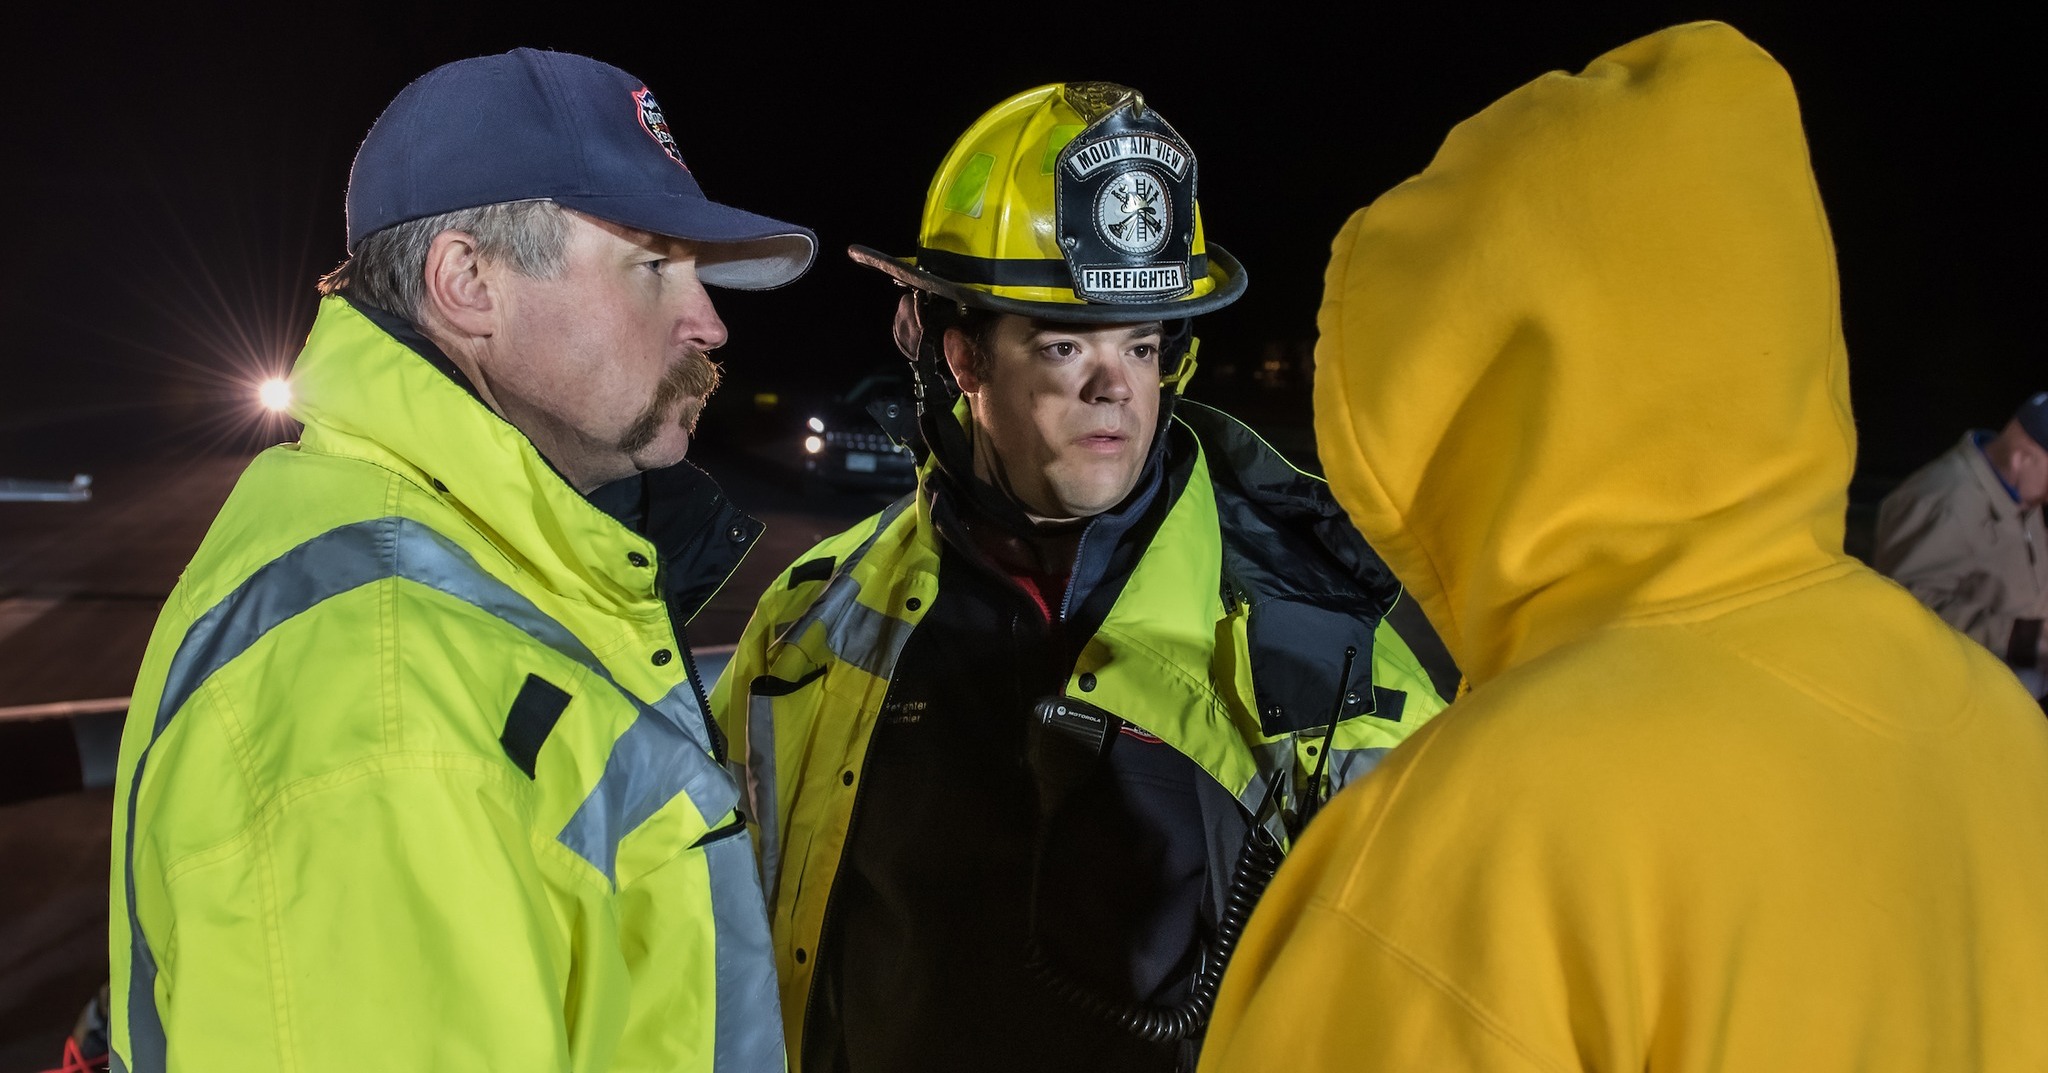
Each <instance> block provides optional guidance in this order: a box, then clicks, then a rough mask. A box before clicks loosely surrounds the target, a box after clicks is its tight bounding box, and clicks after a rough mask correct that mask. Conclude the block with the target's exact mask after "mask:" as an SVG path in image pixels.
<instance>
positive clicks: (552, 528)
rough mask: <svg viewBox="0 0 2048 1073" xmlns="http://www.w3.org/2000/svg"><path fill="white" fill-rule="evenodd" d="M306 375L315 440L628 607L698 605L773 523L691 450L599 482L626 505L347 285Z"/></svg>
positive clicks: (298, 391) (328, 308)
mask: <svg viewBox="0 0 2048 1073" xmlns="http://www.w3.org/2000/svg"><path fill="white" fill-rule="evenodd" d="M292 387H293V403H292V416H293V417H294V418H296V419H298V420H299V421H300V422H302V423H303V424H304V425H305V433H304V434H303V436H302V438H301V442H303V443H304V444H305V445H306V446H307V447H308V448H309V449H313V450H320V451H326V452H330V453H334V454H342V455H353V456H357V457H362V458H365V459H367V460H369V461H372V462H375V463H376V464H379V465H383V466H386V467H387V468H391V469H393V470H395V471H397V472H398V473H400V474H402V475H403V476H405V477H407V478H409V479H411V480H412V481H413V482H414V483H416V484H418V485H420V486H421V487H423V488H424V489H426V490H428V491H429V493H430V494H433V495H435V496H437V497H438V498H440V499H441V500H443V501H444V502H446V503H448V504H449V505H450V506H451V507H452V508H454V509H455V510H456V511H458V512H459V513H461V514H462V515H463V516H464V517H465V518H466V519H467V520H468V521H469V522H470V524H471V525H472V526H473V527H475V529H476V530H477V531H478V532H479V533H480V534H481V535H482V536H483V537H484V538H485V539H487V540H489V541H490V543H491V544H492V545H493V546H494V547H496V548H497V549H498V550H499V551H500V552H501V553H503V554H504V555H505V557H506V559H507V560H509V561H510V563H511V564H512V565H513V566H514V567H515V568H517V569H520V570H523V571H526V572H529V573H532V574H534V575H536V576H538V577H539V578H540V580H541V582H542V584H543V585H545V586H546V587H547V588H549V589H551V590H553V591H555V592H558V593H561V594H562V595H565V596H571V597H574V598H577V599H581V600H583V601H585V602H588V603H592V604H595V605H598V606H601V607H615V608H624V607H626V606H629V605H632V604H637V603H642V602H644V601H646V600H648V599H649V598H651V597H654V596H656V595H657V594H659V595H662V596H666V597H669V598H670V599H671V600H672V601H673V602H674V610H675V612H676V614H677V615H678V617H679V618H687V617H688V616H689V615H691V614H694V613H695V612H696V611H697V610H698V609H699V608H700V607H702V606H703V603H704V602H705V601H706V600H708V599H709V598H710V596H711V594H712V593H713V592H715V591H716V590H717V588H718V586H719V585H720V584H722V583H723V582H724V580H725V578H726V577H727V576H729V575H730V574H731V573H732V570H733V569H734V568H735V567H736V566H737V565H738V563H739V561H740V558H741V557H742V556H743V555H744V554H745V553H746V549H747V548H748V547H750V546H751V545H752V543H753V541H754V539H755V538H756V537H758V536H759V535H760V531H761V526H760V523H759V522H756V521H754V520H753V519H752V518H748V517H747V516H746V515H745V514H743V513H741V512H740V511H739V510H738V509H737V508H736V507H734V506H732V504H731V503H730V502H729V501H727V500H726V499H725V496H724V494H723V492H721V491H720V490H719V488H718V486H717V484H716V483H715V482H714V481H712V480H711V478H710V477H709V476H707V475H706V474H704V473H703V471H701V470H699V469H697V468H696V467H695V466H694V465H692V464H690V463H689V462H682V463H678V464H677V465H675V466H671V467H668V468H667V469H663V470H657V471H652V472H650V473H644V474H639V475H636V476H634V477H629V478H626V480H625V481H622V482H618V484H617V485H615V486H606V488H603V489H599V490H597V491H596V492H593V493H592V496H593V497H595V498H596V499H598V500H601V501H603V502H605V503H606V504H607V505H608V506H611V507H613V508H614V511H615V513H612V512H607V511H606V510H604V509H600V508H599V506H597V505H596V504H595V503H593V501H592V499H591V498H586V497H585V496H583V495H582V494H580V493H578V492H577V491H576V490H575V489H574V488H572V487H570V486H569V484H568V482H567V481H564V480H563V479H562V477H561V475H560V474H559V473H557V472H556V471H555V469H554V467H553V466H551V465H549V464H548V462H547V460H546V459H544V458H542V457H541V454H540V452H539V451H537V450H536V449H535V448H534V446H533V444H532V442H531V441H529V440H528V439H527V438H526V436H525V435H524V434H523V433H521V432H520V431H519V430H518V429H516V428H514V427H513V426H512V425H510V424H508V423H507V422H506V421H505V420H504V419H503V418H501V417H499V416H498V415H497V414H496V413H494V412H493V411H492V410H491V409H490V408H489V407H487V406H485V405H484V404H483V402H482V400H481V399H480V398H479V397H478V396H477V394H476V392H475V389H474V387H473V386H471V385H470V384H469V382H468V381H467V379H466V378H464V377H463V376H462V374H461V373H460V371H459V370H457V369H456V368H455V366H454V364H453V363H452V362H450V361H449V360H448V358H447V356H446V355H444V354H442V353H441V352H440V350H439V349H438V348H436V347H435V346H434V345H433V344H432V342H430V341H428V340H427V339H426V338H425V337H424V336H422V335H420V334H419V333H418V332H417V331H415V330H413V329H412V328H411V326H410V325H409V324H406V322H404V321H403V320H401V319H398V318H395V317H392V316H390V315H389V314H386V313H383V312H382V311H371V310H367V309H366V308H362V307H357V306H355V305H352V304H351V303H349V302H348V301H347V300H346V299H343V298H340V297H329V298H326V299H323V300H322V301H321V303H320V311H319V315H318V317H317V318H316V319H315V321H314V323H313V331H312V333H311V335H310V336H309V337H308V338H307V341H306V346H305V349H304V350H303V351H302V352H301V353H300V354H299V357H298V360H297V362H296V364H295V365H294V366H293V370H292Z"/></svg>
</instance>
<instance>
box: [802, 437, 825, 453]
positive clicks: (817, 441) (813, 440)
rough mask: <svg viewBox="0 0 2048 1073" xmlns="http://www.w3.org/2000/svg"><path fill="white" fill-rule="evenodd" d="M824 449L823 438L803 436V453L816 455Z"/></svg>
mask: <svg viewBox="0 0 2048 1073" xmlns="http://www.w3.org/2000/svg"><path fill="white" fill-rule="evenodd" d="M824 449H825V437H823V436H805V437H804V450H805V451H808V452H809V453H811V454H817V453H818V452H819V451H822V450H824Z"/></svg>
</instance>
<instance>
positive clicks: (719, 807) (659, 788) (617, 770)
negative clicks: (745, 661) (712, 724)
mask: <svg viewBox="0 0 2048 1073" xmlns="http://www.w3.org/2000/svg"><path fill="white" fill-rule="evenodd" d="M621 692H623V691H621ZM628 699H630V697H629V698H628ZM636 703H637V702H636ZM669 713H673V714H669ZM702 713H703V709H702V708H699V707H698V706H697V689H696V687H695V686H694V685H692V684H690V682H689V680H688V679H684V680H683V681H682V682H681V683H680V684H678V685H677V686H676V687H675V688H674V689H672V690H670V691H669V694H668V696H666V697H663V698H662V699H661V700H660V701H659V702H658V703H657V704H655V705H654V706H653V707H649V706H647V705H644V704H642V705H640V715H639V717H638V718H636V719H634V720H633V725H632V726H630V727H627V728H626V732H625V733H624V734H621V735H619V740H618V741H617V742H615V743H613V745H612V754H611V756H609V757H607V758H606V759H605V762H604V775H603V776H602V777H600V778H599V779H598V780H597V785H596V786H593V787H591V790H590V796H589V797H586V798H584V799H583V803H582V804H581V805H578V806H577V807H576V814H575V815H573V816H570V817H569V824H568V826H566V827H564V828H562V833H561V835H560V836H559V841H560V842H561V843H562V844H563V845H565V846H567V847H569V848H570V849H572V850H574V851H576V855H577V856H579V857H581V858H583V859H584V860H586V861H589V862H590V863H591V864H592V865H593V866H594V867H596V868H597V870H598V871H600V872H603V873H604V876H605V878H606V879H609V880H611V881H612V882H613V883H614V884H616V883H617V882H618V872H617V856H618V850H619V842H620V840H621V839H623V838H625V837H626V834H627V832H629V831H631V830H633V829H634V828H636V827H638V826H640V825H641V824H642V823H645V822H647V818H648V817H650V816H652V815H654V814H655V813H656V812H658V811H660V810H661V808H662V806H664V805H666V804H668V803H669V802H670V801H672V800H674V799H675V796H676V795H677V794H679V793H687V794H688V795H689V798H690V802H691V804H693V805H695V806H696V807H697V811H698V812H699V813H700V814H702V815H703V817H704V821H705V822H706V823H710V824H716V823H717V822H718V821H719V820H720V819H722V818H723V817H724V816H725V815H726V813H729V812H731V811H732V810H733V806H735V805H738V804H739V801H740V790H739V786H738V785H737V784H736V783H734V782H733V780H732V776H731V775H729V774H727V773H726V770H725V769H724V768H723V767H721V766H719V764H718V762H717V761H715V760H713V759H711V756H710V754H709V753H708V751H707V747H706V746H705V745H704V743H703V742H702V741H701V740H699V738H698V735H695V734H690V733H688V732H687V730H686V729H685V725H686V724H687V723H688V722H689V721H690V718H691V716H692V715H694V716H695V718H696V721H697V725H698V729H699V731H700V733H701V731H702V727H703V714H702Z"/></svg>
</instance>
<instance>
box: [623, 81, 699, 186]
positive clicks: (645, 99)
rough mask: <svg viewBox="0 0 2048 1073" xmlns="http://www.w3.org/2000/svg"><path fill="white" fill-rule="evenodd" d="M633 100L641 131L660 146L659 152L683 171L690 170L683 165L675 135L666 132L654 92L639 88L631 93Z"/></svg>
mask: <svg viewBox="0 0 2048 1073" xmlns="http://www.w3.org/2000/svg"><path fill="white" fill-rule="evenodd" d="M633 100H634V102H635V103H637V104H638V105H640V127H641V129H643V130H645V131H646V132H647V134H648V136H649V137H652V138H653V139H654V140H655V142H656V144H658V145H660V146H661V151H662V152H664V153H667V154H668V158H669V159H670V160H673V161H675V162H676V163H677V164H678V165H680V166H681V167H682V169H683V170H684V171H688V170H690V166H689V165H688V164H684V163H683V151H682V149H681V148H680V147H678V146H677V145H676V138H675V135H673V134H670V133H669V132H668V120H666V119H663V118H662V117H661V105H658V104H656V103H654V91H652V90H650V89H648V88H647V87H646V86H641V87H640V88H639V89H636V90H634V91H633Z"/></svg>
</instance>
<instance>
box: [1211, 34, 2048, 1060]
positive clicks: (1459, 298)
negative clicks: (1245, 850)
mask: <svg viewBox="0 0 2048 1073" xmlns="http://www.w3.org/2000/svg"><path fill="white" fill-rule="evenodd" d="M1319 323H1320V328H1321V333H1322V335H1321V340H1320V343H1319V348H1320V349H1319V352H1318V355H1317V357H1318V360H1317V363H1316V368H1317V382H1316V389H1315V390H1316V423H1317V435H1318V440H1319V445H1320V447H1321V457H1322V458H1323V460H1324V462H1325V465H1326V466H1327V469H1328V473H1329V477H1330V481H1331V484H1332V487H1333V489H1334V490H1335V492H1336V494H1337V497H1338V499H1339V501H1340V502H1342V503H1343V504H1344V506H1345V508H1346V509H1347V510H1348V511H1349V512H1350V515H1351V517H1352V519H1353V520H1354V521H1355V522H1356V523H1357V525H1358V528H1359V529H1360V531H1362V532H1363V533H1364V534H1365V535H1366V537H1367V539H1369V540H1370V541H1371V542H1372V544H1373V546H1374V547H1376V548H1378V549H1380V551H1381V553H1382V554H1383V555H1384V556H1385V557H1386V560H1387V562H1388V563H1389V565H1391V566H1392V567H1393V569H1394V571H1395V573H1396V575H1397V576H1399V577H1400V578H1401V580H1402V581H1403V582H1404V583H1405V584H1406V585H1407V586H1408V590H1409V591H1410V592H1412V593H1414V594H1415V596H1416V597H1417V599H1418V600H1419V601H1420V602H1421V605H1422V607H1423V609H1424V610H1425V611H1426V613H1427V614H1428V616H1429V618H1430V620H1431V622H1432V623H1433V624H1434V625H1435V626H1436V628H1437V630H1438V631H1439V632H1440V633H1441V635H1442V636H1443V639H1444V641H1445V643H1446V644H1447V646H1448V647H1449V648H1450V651H1451V654H1452V655H1453V656H1454V657H1455V658H1456V660H1457V663H1458V665H1459V667H1460V668H1462V669H1463V671H1464V672H1465V675H1466V677H1467V681H1468V686H1469V688H1468V690H1467V691H1466V692H1465V694H1464V695H1463V696H1462V697H1460V698H1459V699H1457V700H1456V701H1454V702H1453V704H1452V705H1451V707H1450V708H1448V709H1447V710H1446V711H1445V712H1444V713H1443V715H1442V716H1440V717H1439V718H1437V719H1436V720H1433V721H1432V722H1431V723H1430V724H1429V725H1428V726H1425V727H1424V728H1423V729H1422V730H1421V731H1420V732H1418V733H1417V734H1416V735H1415V736H1413V737H1412V738H1410V739H1409V740H1408V741H1407V742H1406V743H1404V744H1403V745H1402V746H1401V747H1399V748H1397V749H1395V750H1394V751H1393V752H1392V753H1391V754H1390V755H1389V756H1388V758H1387V760H1386V761H1385V763H1383V764H1382V765H1381V767H1380V768H1379V769H1378V770H1376V771H1375V772H1374V773H1373V774H1372V775H1371V776H1370V777H1368V778H1367V779H1365V780H1362V781H1361V782H1360V783H1357V784H1355V785H1354V786H1352V787H1351V788H1349V789H1347V790H1346V791H1345V792H1343V793H1341V794H1339V795H1337V796H1336V797H1335V798H1334V799H1333V800H1332V801H1331V803H1330V806H1329V807H1328V809H1326V810H1325V812H1324V813H1323V815H1322V817H1321V818H1319V819H1318V820H1317V821H1316V823H1315V825H1314V826H1313V827H1311V828H1310V829H1309V830H1308V831H1307V832H1306V834H1305V836H1304V838H1303V840H1302V842H1301V844H1300V846H1299V847H1298V848H1297V849H1296V850H1295V852H1294V853H1293V854H1291V855H1290V856H1289V857H1288V860H1287V863H1286V864H1285V865H1284V866H1283V867H1282V868H1281V869H1280V872H1279V875H1278V878H1277V879H1276V880H1275V883H1274V885H1273V887H1272V888H1271V889H1270V890H1269V892H1268V893H1267V894H1266V896H1265V899H1264V900H1263V901H1262V902H1261V904H1260V906H1259V908H1258V910H1257V912H1256V913H1255V914H1254V915H1253V918H1252V922H1251V925H1250V927H1249V928H1248V930H1247V933H1246V935H1245V938H1244V942H1243V945H1242V946H1241V947H1240V949H1239V950H1238V952H1237V956H1236V959H1235V960H1234V961H1233V962H1232V964H1231V968H1230V970H1229V971H1228V972H1227V973H1226V974H1225V976H1224V979H1223V983H1222V989H1221V994H1220V995H1219V997H1218V1005H1217V1010H1216V1014H1215V1020H1214V1022H1213V1024H1212V1027H1211V1030H1210V1033H1209V1042H1208V1046H1207V1048H1206V1049H1205V1050H1204V1052H1203V1059H1204V1060H1203V1066H1202V1068H1203V1069H1204V1070H1205V1071H1209V1073H1226V1071H1235V1070H1252V1069H1257V1070H1287V1071H1289V1073H1308V1071H1312V1070H1325V1069H1347V1070H1381V1071H1386V1070H1595V1069H1598V1070H1653V1071H1658V1073H1664V1071H1688V1073H1689V1071H1706V1070H1728V1071H1763V1070H1796V1071H1800V1073H1811V1071H1818V1070H1864V1071H1879V1070H1898V1071H1908V1070H1910V1071H1913V1073H1932V1071H1941V1073H1950V1071H1955V1073H1960V1071H1965V1070H1968V1071H1981V1070H2012V1071H2020V1070H2028V1071H2039V1070H2043V1069H2048V911H2044V909H2043V905H2044V902H2043V899H2044V898H2048V723H2044V721H2043V720H2042V718H2041V712H2040V709H2039V708H2038V707H2037V706H2036V705H2035V704H2034V703H2033V701H2032V700H2031V698H2029V697H2028V696H2027V695H2026V692H2025V691H2024V690H2023V689H2021V688H2020V687H2019V685H2018V684H2017V682H2016V681H2015V680H2014V678H2013V676H2012V675H2011V674H2009V673H2007V672H2006V671H2005V670H2004V668H2003V667H2001V666H2000V665H1999V664H1998V662H1997V660H1996V659H1994V658H1993V657H1992V656H1991V655H1990V654H1989V653H1987V652H1986V651H1985V650H1984V649H1983V648H1982V646H1980V645H1977V644H1976V643H1974V642H1972V641H1971V640H1970V639H1969V638H1967V637H1965V636H1963V635H1962V634H1960V633H1957V632H1956V631H1954V630H1953V629H1951V628H1949V627H1948V626H1947V625H1945V624H1943V623H1942V622H1941V620H1939V619H1938V618H1936V617H1935V616H1934V615H1933V614H1932V613H1931V612H1929V611H1927V610H1926V609H1925V608H1923V607H1921V606H1920V605H1919V603H1918V602H1917V601H1915V600H1914V599H1913V597H1912V595H1911V594H1910V593H1908V592H1906V591H1905V590H1904V589H1902V588H1900V587H1899V586H1897V585H1895V584H1893V583H1892V582H1890V581H1888V580H1886V579H1885V578H1883V577H1881V576H1879V575H1877V574H1876V573H1874V572H1872V571H1871V570H1869V569H1867V568H1866V567H1864V566H1863V565H1861V564H1860V563H1858V562H1856V561H1855V560H1853V559H1851V558H1850V557H1848V556H1846V555H1845V554H1843V550H1842V535H1843V528H1844V521H1845V513H1846V507H1847V495H1846V488H1847V483H1848V480H1849V475H1850V470H1851V465H1852V461H1853V456H1854V449H1855V433H1854V426H1853V423H1852V419H1851V416H1850V410H1849V393H1848V373H1847V367H1846V352H1845V347H1844V345H1843V337H1842V329H1841V320H1840V312H1839V300H1838V295H1837V292H1836V272H1835V263H1834V256H1833V249H1832V243H1831V240H1830V238H1829V234H1828V226H1827V221H1826V218H1825V216H1824V215H1823V212H1822V208H1821V203H1820V199H1819V196H1818V194H1817V192H1816V187H1815V183H1814V179H1813V175H1812V171H1811V167H1810V164H1809V162H1808V159H1807V150H1806V144H1805V139H1804V135H1803V132H1802V130H1801V125H1800V118H1799V112H1798V106H1797V103H1796V101H1795V99H1794V96H1793V90H1792V85H1791V82H1790V80H1789V79H1788V77H1787V75H1786V73H1785V71H1784V70H1783V69H1782V68H1781V67H1780V66H1779V65H1778V64H1777V63H1776V62H1775V61H1774V60H1773V59H1772V58H1771V57H1770V56H1769V55H1767V54H1766V53H1765V52H1764V51H1763V50H1762V49H1760V48H1759V47H1757V46H1756V45H1755V44H1753V43H1751V42H1750V41H1749V40H1747V39H1746V38H1744V37H1743V36H1742V35H1741V34H1740V33H1738V32H1736V31H1735V30H1733V29H1731V28H1730V27H1728V26H1726V25H1722V24H1719V23H1696V24H1690V25H1684V26H1678V27H1674V28H1670V29H1667V30H1664V31H1662V32H1659V33H1655V34H1651V35H1649V36H1647V37H1644V38H1642V39H1641V40H1637V41H1635V42H1632V43H1630V44H1628V45H1625V46H1623V47H1621V48H1619V49H1616V50H1614V51H1613V52H1610V53H1608V54H1607V55H1605V56H1602V57H1600V58H1599V59H1598V60H1596V61H1594V62H1593V64H1592V65H1591V66H1589V67H1587V68H1586V69H1585V70H1584V71H1583V72H1581V73H1580V74H1578V75H1569V74H1565V73H1562V72H1558V73H1553V74H1547V75H1544V76H1542V77H1540V78H1538V79H1536V80H1535V81H1533V82H1531V83H1529V84H1528V85H1525V86H1523V87H1521V88H1520V89H1518V90H1516V91H1515V92H1513V93H1511V94H1509V95H1508V96H1506V97H1505V98H1503V99H1502V100H1500V101H1498V102H1497V103H1495V104H1494V105H1492V106H1491V107H1489V108H1487V109H1486V110H1485V111H1483V112H1481V113H1480V114H1479V115H1477V116H1475V117H1473V118H1472V119H1470V120H1468V121H1466V122H1465V123H1463V124H1461V125H1459V126H1458V127H1457V128H1456V129H1455V130H1453V131H1452V133H1451V135H1450V136H1449V138H1448V139H1446V141H1445V142H1444V144H1443V147H1442V148H1441V150H1440V151H1439V152H1438V154H1437V156H1436V158H1435V160H1434V161H1433V162H1432V163H1431V164H1430V166H1429V167H1428V169H1427V170H1426V171H1424V172H1423V173H1422V174H1421V175H1419V176H1417V177H1416V178H1414V179H1411V180H1409V181H1408V182H1405V183H1403V184H1401V185H1400V186H1398V187H1396V188H1395V189H1394V190H1392V191H1391V192H1389V193H1387V194H1385V195H1384V196H1382V197H1380V198H1379V199H1378V200H1377V201H1376V202H1374V203H1373V204H1372V205H1370V206H1369V207H1368V208H1366V209H1365V210H1363V211H1361V212H1360V213H1358V214H1356V215H1355V216H1354V217H1353V218H1352V219H1351V221H1350V222H1349V223H1348V224H1347V225H1346V227H1345V228H1344V230H1343V232H1342V233H1341V234H1340V235H1339V237H1338V238H1337V240H1336V243H1335V248H1334V254H1333V257H1332V259H1331V262H1330V266H1329V271H1328V277H1327V289H1326V293H1325V298H1324V304H1323V308H1322V310H1321V313H1320V321H1319Z"/></svg>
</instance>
